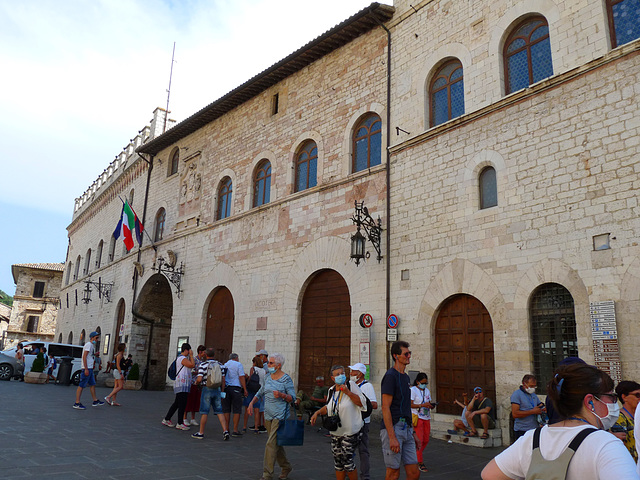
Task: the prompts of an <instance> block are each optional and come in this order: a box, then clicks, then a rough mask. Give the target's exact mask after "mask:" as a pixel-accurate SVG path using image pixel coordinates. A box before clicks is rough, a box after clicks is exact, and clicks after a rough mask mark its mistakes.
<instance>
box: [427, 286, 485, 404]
mask: <svg viewBox="0 0 640 480" xmlns="http://www.w3.org/2000/svg"><path fill="white" fill-rule="evenodd" d="M435 333H436V380H437V385H436V387H437V395H436V398H437V399H438V401H439V402H440V404H439V405H438V412H440V413H449V414H460V409H459V408H458V407H456V406H455V404H454V403H453V400H454V399H456V398H457V399H458V400H461V399H462V394H463V393H465V392H466V393H468V394H469V398H471V396H473V388H474V387H476V386H481V387H482V388H483V389H484V392H485V395H486V396H487V397H489V398H490V399H491V400H493V402H494V404H495V401H496V387H495V384H496V380H495V369H494V360H493V324H492V323H491V317H490V316H489V312H488V311H487V309H486V308H485V306H484V305H483V304H482V302H480V301H479V300H478V299H477V298H475V297H472V296H471V295H455V296H453V297H450V298H449V299H448V300H446V301H445V303H444V304H443V305H442V308H441V310H440V314H439V315H438V319H437V320H436V332H435Z"/></svg>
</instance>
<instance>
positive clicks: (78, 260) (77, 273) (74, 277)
mask: <svg viewBox="0 0 640 480" xmlns="http://www.w3.org/2000/svg"><path fill="white" fill-rule="evenodd" d="M80 262H82V257H81V256H80V255H78V258H77V259H76V271H75V272H74V273H73V279H74V280H77V279H78V277H79V276H80Z"/></svg>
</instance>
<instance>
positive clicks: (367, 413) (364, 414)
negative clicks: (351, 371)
mask: <svg viewBox="0 0 640 480" xmlns="http://www.w3.org/2000/svg"><path fill="white" fill-rule="evenodd" d="M365 383H367V381H366V380H365V381H364V382H363V383H362V385H364V384H365ZM347 386H348V387H349V390H351V382H349V381H347ZM333 389H334V388H333V387H331V390H333ZM331 390H329V392H331ZM362 395H364V392H363V393H362ZM364 399H365V400H366V401H367V410H366V411H364V412H362V419H363V420H364V419H365V418H369V417H370V416H371V412H373V405H372V404H371V400H369V397H367V396H366V395H364Z"/></svg>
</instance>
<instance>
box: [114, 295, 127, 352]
mask: <svg viewBox="0 0 640 480" xmlns="http://www.w3.org/2000/svg"><path fill="white" fill-rule="evenodd" d="M126 311H127V309H126V306H125V303H124V300H120V305H118V319H117V320H116V331H115V332H114V333H113V338H115V341H114V342H113V345H114V348H113V350H112V351H113V352H117V351H118V344H120V343H122V342H123V341H124V336H121V335H120V329H121V328H122V325H124V314H125V313H126ZM114 355H115V354H114Z"/></svg>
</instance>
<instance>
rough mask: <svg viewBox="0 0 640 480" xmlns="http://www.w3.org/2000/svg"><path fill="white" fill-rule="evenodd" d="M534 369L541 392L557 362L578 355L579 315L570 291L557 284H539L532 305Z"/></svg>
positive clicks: (530, 312) (530, 315)
mask: <svg viewBox="0 0 640 480" xmlns="http://www.w3.org/2000/svg"><path fill="white" fill-rule="evenodd" d="M529 319H530V322H531V343H532V347H533V371H534V374H535V376H536V377H537V380H538V385H539V387H538V388H539V389H540V392H543V390H542V388H543V386H544V385H546V384H547V382H548V381H549V380H550V379H551V376H552V374H553V371H554V370H555V368H556V367H557V366H558V362H560V360H562V359H564V358H566V357H577V356H578V340H577V335H576V315H575V310H574V305H573V297H572V296H571V293H569V290H567V289H566V288H564V287H563V286H562V285H559V284H557V283H545V284H544V285H541V286H539V287H538V288H537V289H536V290H535V292H534V293H533V295H532V296H531V302H530V304H529Z"/></svg>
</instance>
